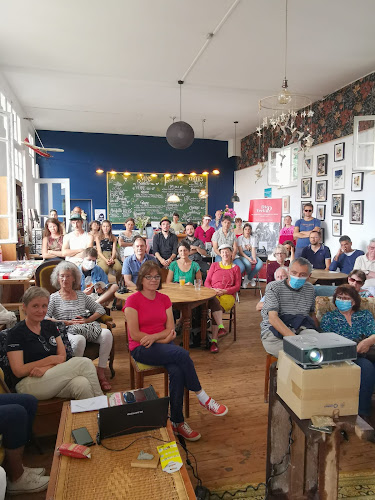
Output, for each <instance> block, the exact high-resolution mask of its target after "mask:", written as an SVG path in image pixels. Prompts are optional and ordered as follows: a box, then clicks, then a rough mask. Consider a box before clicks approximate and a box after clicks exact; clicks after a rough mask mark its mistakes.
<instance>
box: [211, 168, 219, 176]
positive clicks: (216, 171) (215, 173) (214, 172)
mask: <svg viewBox="0 0 375 500" xmlns="http://www.w3.org/2000/svg"><path fill="white" fill-rule="evenodd" d="M212 173H213V174H214V175H219V174H220V170H218V169H217V168H215V170H213V171H212Z"/></svg>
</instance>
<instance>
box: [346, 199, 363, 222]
mask: <svg viewBox="0 0 375 500" xmlns="http://www.w3.org/2000/svg"><path fill="white" fill-rule="evenodd" d="M363 204H364V200H350V201H349V223H350V224H363Z"/></svg>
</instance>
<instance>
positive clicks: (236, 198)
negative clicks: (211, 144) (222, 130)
mask: <svg viewBox="0 0 375 500" xmlns="http://www.w3.org/2000/svg"><path fill="white" fill-rule="evenodd" d="M233 123H234V157H235V158H237V154H236V148H237V123H238V122H237V121H236V122H233ZM236 161H237V160H236ZM236 170H237V169H236ZM230 201H231V202H232V203H234V202H235V201H236V202H239V201H240V197H239V196H238V194H237V189H236V175H234V193H233V196H232V198H231V199H230Z"/></svg>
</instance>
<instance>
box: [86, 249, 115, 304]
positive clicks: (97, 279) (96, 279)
mask: <svg viewBox="0 0 375 500" xmlns="http://www.w3.org/2000/svg"><path fill="white" fill-rule="evenodd" d="M97 258H98V252H97V250H96V248H93V247H89V248H86V250H85V251H84V259H83V261H82V264H81V265H80V266H79V270H80V271H81V290H82V291H83V293H85V294H86V295H91V296H92V297H93V299H94V300H95V301H96V302H97V303H98V304H102V305H107V304H109V303H110V302H112V301H113V299H114V297H115V292H117V290H118V286H117V285H116V284H115V283H112V284H111V285H109V283H108V276H107V275H106V273H105V272H104V271H103V269H102V268H101V267H99V266H97V265H96V259H97ZM96 283H98V284H99V283H100V284H101V285H103V284H104V285H105V289H104V290H103V289H102V287H100V288H99V289H96V287H95V285H96ZM107 287H108V288H107Z"/></svg>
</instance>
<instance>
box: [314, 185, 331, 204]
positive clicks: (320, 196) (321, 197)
mask: <svg viewBox="0 0 375 500" xmlns="http://www.w3.org/2000/svg"><path fill="white" fill-rule="evenodd" d="M327 187H328V181H327V180H325V181H316V186H315V201H327Z"/></svg>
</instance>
